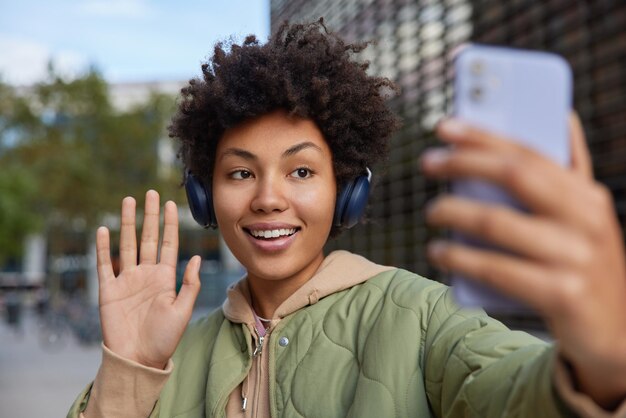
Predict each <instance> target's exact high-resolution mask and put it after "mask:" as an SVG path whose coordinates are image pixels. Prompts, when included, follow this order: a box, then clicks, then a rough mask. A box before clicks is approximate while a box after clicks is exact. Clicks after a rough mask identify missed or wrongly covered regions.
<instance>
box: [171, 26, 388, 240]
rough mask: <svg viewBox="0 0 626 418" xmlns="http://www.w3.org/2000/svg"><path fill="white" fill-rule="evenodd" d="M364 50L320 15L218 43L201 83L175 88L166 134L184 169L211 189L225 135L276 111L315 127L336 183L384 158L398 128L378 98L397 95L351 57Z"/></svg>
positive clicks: (382, 98) (349, 178)
mask: <svg viewBox="0 0 626 418" xmlns="http://www.w3.org/2000/svg"><path fill="white" fill-rule="evenodd" d="M366 46H367V43H357V44H346V43H345V42H344V41H343V40H342V39H341V38H339V37H338V36H337V35H335V34H334V33H332V32H330V31H329V30H328V29H327V28H326V26H325V25H324V21H323V19H322V18H320V19H319V20H318V21H317V22H313V23H308V24H289V23H288V22H285V23H283V24H282V25H281V26H280V28H279V29H278V31H277V32H276V34H275V35H274V36H273V37H270V39H269V41H268V42H267V43H265V44H260V43H259V41H258V40H257V38H256V37H255V36H254V35H250V36H248V37H246V39H245V40H244V42H243V43H242V44H241V45H237V44H232V45H230V48H229V49H228V48H225V45H224V43H222V42H220V43H218V44H217V45H216V46H215V49H214V53H213V56H212V57H211V58H210V59H209V61H208V62H207V63H205V64H203V65H202V75H203V78H202V79H199V78H195V79H192V80H190V81H189V85H188V86H186V87H185V88H183V89H182V90H181V93H182V98H181V100H180V102H179V105H178V111H177V113H176V114H175V115H174V117H173V119H172V123H171V125H170V126H169V134H170V137H172V138H176V139H178V140H179V142H180V149H179V152H178V156H179V158H181V159H182V162H183V164H184V166H185V169H188V170H190V171H191V172H193V173H194V174H195V175H196V176H199V177H200V178H202V179H203V180H204V181H205V182H207V184H210V181H211V177H212V172H213V165H214V158H215V152H216V147H217V143H218V141H219V140H220V138H221V137H222V135H223V134H224V132H225V131H226V130H227V129H229V128H231V127H234V126H236V125H238V124H240V123H242V122H244V121H247V120H250V119H252V118H255V117H259V116H262V115H265V114H267V113H270V112H272V111H275V110H279V109H280V110H284V111H287V112H288V114H289V115H291V116H298V117H303V118H308V119H311V120H313V121H314V122H315V123H316V125H317V126H318V128H319V129H320V131H321V132H322V134H323V135H324V138H325V140H326V142H327V143H328V145H329V147H330V149H331V152H332V155H333V168H334V172H335V177H336V179H337V184H338V186H341V185H342V184H345V183H346V182H347V181H349V180H351V179H353V178H356V177H357V176H359V175H361V174H363V173H364V171H365V167H371V166H373V165H374V164H375V163H377V162H379V161H380V160H382V159H384V158H385V157H386V155H387V147H388V142H389V138H390V137H391V135H393V133H394V132H395V131H396V130H397V129H398V126H399V121H398V118H397V117H396V116H395V114H394V113H393V112H391V110H390V109H388V108H387V106H386V103H385V95H384V93H383V91H384V90H388V91H389V90H391V91H394V92H396V91H397V87H396V86H395V84H394V83H393V82H392V81H390V80H388V79H386V78H382V77H372V76H368V75H367V73H366V70H367V68H368V63H358V62H356V61H354V60H352V56H353V55H354V54H356V53H359V52H360V51H362V50H363V49H364V48H365V47H366ZM338 189H339V188H338ZM333 229H334V228H333ZM337 232H338V231H331V235H332V236H334V235H336V233H337Z"/></svg>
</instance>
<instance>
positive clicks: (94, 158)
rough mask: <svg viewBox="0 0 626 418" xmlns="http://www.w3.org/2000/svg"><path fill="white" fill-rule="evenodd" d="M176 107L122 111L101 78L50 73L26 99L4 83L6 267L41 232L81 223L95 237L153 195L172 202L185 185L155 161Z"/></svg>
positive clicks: (0, 195) (0, 114) (1, 147)
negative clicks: (126, 200) (127, 202)
mask: <svg viewBox="0 0 626 418" xmlns="http://www.w3.org/2000/svg"><path fill="white" fill-rule="evenodd" d="M173 106H174V99H173V98H171V97H167V96H163V95H159V94H153V95H152V97H151V98H150V99H149V100H148V101H147V102H146V103H144V104H141V105H138V106H136V107H134V108H132V109H130V110H128V111H118V110H116V109H114V108H113V106H112V103H111V100H110V96H109V88H108V85H107V83H106V82H105V81H104V80H103V79H102V77H101V76H100V75H99V74H98V73H97V72H96V71H95V70H91V71H90V72H89V73H87V74H85V75H84V76H83V77H80V78H78V79H74V80H71V81H66V80H64V79H62V78H60V77H58V76H56V75H55V74H54V70H51V72H50V75H49V80H48V81H46V82H44V83H40V84H38V85H35V86H33V87H32V88H30V89H26V90H23V89H22V90H20V91H16V89H15V88H13V87H11V86H9V85H5V84H1V83H0V264H1V263H2V260H1V258H2V255H5V256H6V255H16V254H19V251H20V248H21V245H22V240H23V238H24V236H25V235H26V234H28V233H31V232H33V231H35V230H38V229H39V230H41V229H42V228H43V229H45V230H51V229H57V228H58V227H63V225H66V226H67V227H68V228H69V227H70V225H76V221H77V220H79V221H80V222H79V223H80V224H82V225H84V226H85V227H87V228H89V229H93V228H94V227H95V226H96V225H97V224H98V223H100V222H101V220H102V217H103V215H105V214H110V213H117V212H118V211H119V207H120V201H121V199H122V198H123V197H124V196H128V195H132V196H136V197H139V198H140V199H138V200H139V201H140V202H141V201H142V200H143V199H141V197H142V196H143V194H144V193H145V191H146V190H147V189H148V188H154V189H157V190H159V191H161V192H162V194H164V195H165V196H169V198H172V197H174V195H176V193H177V192H176V189H177V184H178V181H179V179H178V178H177V177H176V176H175V175H173V174H172V175H163V172H164V171H163V170H162V167H160V165H161V162H160V161H159V159H158V155H157V147H158V142H159V141H160V140H164V137H166V134H165V125H166V123H167V122H168V120H169V116H170V115H171V113H172V111H173ZM52 227H54V228H52Z"/></svg>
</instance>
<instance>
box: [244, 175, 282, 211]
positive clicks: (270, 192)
mask: <svg viewBox="0 0 626 418" xmlns="http://www.w3.org/2000/svg"><path fill="white" fill-rule="evenodd" d="M286 192H287V190H286V184H284V182H281V181H280V179H279V178H276V177H274V176H268V177H265V178H263V179H261V180H260V181H258V182H257V187H256V192H255V195H254V198H253V199H252V202H251V203H250V208H251V209H252V211H254V212H264V213H272V212H282V211H284V210H286V209H287V208H288V207H289V199H288V198H287V194H286Z"/></svg>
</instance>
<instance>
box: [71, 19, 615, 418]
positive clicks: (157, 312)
mask: <svg viewBox="0 0 626 418" xmlns="http://www.w3.org/2000/svg"><path fill="white" fill-rule="evenodd" d="M362 48H363V45H356V46H351V45H345V44H344V43H343V42H342V41H341V40H340V39H339V38H337V37H336V36H335V35H333V34H329V33H328V32H327V31H326V28H325V27H324V26H323V23H322V21H320V22H317V23H315V24H311V25H291V26H290V25H283V26H282V27H281V29H280V30H279V31H278V33H277V34H276V35H275V36H274V37H273V38H272V39H271V40H270V41H269V42H268V43H267V44H264V45H259V44H258V43H257V41H256V39H255V38H254V37H249V38H247V39H246V41H245V42H244V43H243V45H241V46H239V45H232V46H231V48H230V50H229V51H226V50H224V48H223V47H222V46H220V45H218V46H217V47H216V49H215V53H214V56H213V58H212V59H211V61H210V62H209V63H208V64H205V65H204V66H203V76H204V77H203V80H192V81H191V82H190V85H189V86H188V87H187V88H186V89H184V90H183V100H182V102H181V104H180V109H179V112H178V115H177V116H176V117H175V119H174V121H173V124H172V126H171V128H170V129H171V135H172V136H173V137H176V138H178V139H179V140H180V142H181V152H180V155H181V156H182V159H183V162H184V164H185V169H186V171H187V173H188V174H187V183H188V185H189V184H193V185H194V186H193V187H199V188H200V191H199V193H200V194H202V193H203V191H202V187H206V189H207V190H206V193H207V195H208V200H207V199H205V200H203V203H202V204H205V207H204V208H201V210H200V212H202V213H200V214H198V213H195V215H196V218H197V219H199V220H201V222H202V223H203V224H207V225H213V224H217V226H219V228H220V231H221V233H222V235H223V237H224V240H225V241H226V243H227V244H228V246H229V248H230V249H231V250H232V251H233V253H234V254H235V256H236V257H237V258H238V259H239V261H240V262H241V263H242V264H243V265H244V267H245V268H246V270H247V275H246V277H245V278H244V279H242V280H241V281H240V282H239V283H237V284H236V285H235V286H233V287H232V288H231V289H230V290H229V293H228V298H227V300H226V302H225V303H224V305H223V307H222V309H220V310H218V311H216V312H214V313H212V314H211V315H209V316H208V317H207V318H205V319H203V320H201V321H199V322H197V323H195V324H193V325H191V326H189V327H188V326H187V323H188V322H189V319H190V316H191V311H192V307H193V303H194V301H195V298H196V296H197V294H198V290H199V287H200V281H199V277H198V269H199V265H200V259H199V257H197V256H196V257H194V258H192V259H191V261H190V262H189V264H188V266H187V268H186V271H185V276H184V281H183V286H182V289H181V290H180V293H179V294H178V295H176V292H175V267H176V261H177V247H178V233H177V229H178V225H177V211H176V206H175V204H174V203H173V202H167V203H166V204H165V209H164V210H165V215H164V229H163V243H162V247H161V250H160V254H159V251H158V238H159V197H158V195H157V193H156V192H154V191H150V192H148V193H147V194H146V203H145V217H144V223H143V230H142V236H141V243H140V244H141V245H140V247H139V262H138V263H137V259H138V258H137V255H138V254H137V243H136V238H135V201H134V200H133V199H132V198H126V199H124V201H123V203H122V227H121V238H120V260H121V273H120V275H119V276H118V277H115V276H114V274H113V273H112V269H111V262H110V254H109V237H108V231H107V230H106V229H105V228H100V229H99V230H98V234H97V248H98V271H99V280H100V315H101V322H102V329H103V337H104V344H103V361H102V365H101V367H100V370H99V372H98V375H97V377H96V379H95V381H94V383H93V385H89V386H88V387H87V388H86V389H85V391H84V392H83V393H82V394H81V395H80V396H79V398H78V399H77V400H76V402H75V404H74V405H73V407H72V409H71V411H70V413H69V415H68V416H70V417H78V416H81V415H84V416H85V417H87V418H92V417H99V416H115V417H123V416H129V417H130V416H133V417H136V416H154V417H156V416H160V417H201V416H210V417H213V416H227V417H244V416H246V417H250V416H252V417H264V416H274V417H277V416H305V417H313V416H320V417H331V416H336V417H345V416H354V417H369V416H371V417H384V416H399V417H405V416H406V417H408V416H476V417H489V416H494V417H501V416H507V417H508V416H532V417H535V416H542V417H547V416H569V415H573V414H574V413H579V414H582V415H586V416H594V415H599V414H601V413H604V414H606V416H613V415H614V416H624V414H626V406H625V405H624V397H625V395H626V379H624V378H623V376H625V375H626V355H625V354H624V353H626V350H625V349H624V348H626V306H625V304H624V303H623V298H624V295H626V277H625V276H626V275H625V268H624V266H625V263H624V254H623V248H622V244H621V236H620V231H619V225H618V223H617V220H616V218H615V214H614V213H613V209H612V204H611V200H610V198H609V194H608V193H607V192H606V191H605V190H604V189H603V188H602V187H601V186H599V185H598V184H597V183H595V182H594V181H593V180H592V178H591V168H590V163H589V156H588V154H587V151H586V149H585V145H584V137H583V133H582V129H581V127H580V126H579V124H578V122H577V120H576V119H575V118H572V121H571V132H572V135H571V136H572V138H571V140H572V146H573V150H574V152H573V159H572V167H571V169H562V168H560V167H557V166H555V165H554V164H552V163H550V162H548V161H546V160H545V159H543V158H542V157H540V156H538V155H537V154H535V153H533V152H532V151H529V150H527V149H525V148H523V147H520V146H519V145H515V144H514V143H512V142H510V141H506V140H504V139H503V138H498V137H497V136H494V135H492V134H489V133H486V132H481V131H479V130H476V129H474V128H472V127H469V126H466V125H464V124H462V123H461V122H459V121H455V120H448V121H444V122H443V123H441V124H440V125H439V127H438V129H437V133H438V134H439V136H440V137H441V138H442V140H443V141H444V142H445V143H450V144H454V145H455V147H454V148H452V149H448V150H446V151H442V150H435V151H431V152H428V153H427V154H426V155H425V156H424V157H423V159H422V161H421V165H422V168H423V171H424V172H425V173H426V174H427V175H431V176H435V177H453V176H474V177H481V178H485V179H488V180H491V181H494V182H496V183H499V184H501V185H502V186H503V187H506V188H508V189H510V190H511V191H512V192H513V193H515V194H516V195H517V196H518V197H519V198H520V199H521V200H522V201H524V202H525V203H526V204H527V205H528V206H529V207H531V208H532V209H533V210H534V213H535V214H534V215H532V216H528V215H523V214H518V213H515V212H511V211H509V210H507V209H504V208H497V207H488V206H485V205H483V204H479V203H476V202H469V201H465V200H460V199H458V198H453V197H442V198H440V199H438V200H437V202H435V203H434V204H433V205H431V206H430V208H429V209H428V211H427V218H428V220H429V222H431V223H432V224H433V225H438V226H445V227H451V228H454V229H458V230H461V231H464V232H467V233H472V234H474V235H477V236H480V237H482V238H485V239H489V240H490V241H492V242H494V243H496V244H499V245H502V246H505V247H507V248H510V249H512V250H514V251H515V253H516V254H519V255H518V256H512V255H508V256H505V255H502V254H498V253H493V252H487V251H480V250H476V249H471V248H466V247H462V246H458V245H456V244H451V243H446V242H437V243H434V244H432V245H431V246H430V249H429V256H430V257H431V259H432V261H433V262H434V263H435V264H436V265H438V266H440V267H442V268H445V269H451V270H456V271H460V272H463V273H465V274H467V275H469V276H473V277H475V278H476V279H477V280H481V281H484V282H487V283H490V284H491V285H493V286H495V287H497V288H499V289H501V290H502V291H504V292H507V293H508V294H510V295H512V296H514V297H517V298H519V299H521V300H523V301H524V302H526V303H527V304H529V305H531V306H533V307H534V308H535V309H537V311H538V312H540V313H541V314H542V315H543V316H544V318H545V319H546V321H547V323H548V324H549V325H550V328H551V330H552V332H553V333H554V335H555V337H556V338H557V339H558V341H559V343H558V345H548V344H545V343H543V342H541V341H539V340H536V339H535V338H533V337H531V336H528V335H526V334H523V333H519V332H512V331H509V330H508V329H506V328H505V327H504V326H503V325H501V324H500V323H498V322H497V321H494V320H493V319H490V318H489V317H487V316H486V315H485V314H484V313H483V312H477V311H464V310H461V309H459V308H458V307H457V306H456V305H455V304H454V302H453V300H452V298H451V296H450V291H449V289H448V288H447V287H445V286H443V285H441V284H438V283H436V282H433V281H429V280H427V279H424V278H421V277H419V276H416V275H415V274H413V273H410V272H407V271H403V270H399V269H395V268H392V267H386V266H380V265H376V264H374V263H371V262H370V261H368V260H366V259H364V258H362V257H359V256H356V255H353V254H350V253H348V252H345V251H338V252H333V253H331V254H329V255H327V256H325V255H324V253H323V246H324V244H325V243H326V240H327V239H328V237H329V236H333V235H336V234H338V233H340V232H341V230H342V229H344V228H346V227H348V226H349V225H350V224H351V223H352V222H353V218H354V217H355V213H349V214H345V213H342V212H343V206H344V205H343V200H344V198H345V197H346V196H345V195H346V193H347V192H346V190H349V189H350V187H351V186H354V187H356V188H360V187H367V186H366V185H365V184H366V183H367V179H366V177H367V174H366V173H367V172H368V170H369V167H372V166H374V164H376V163H377V162H378V161H380V159H381V158H382V157H383V156H384V151H385V148H386V143H387V141H388V138H389V137H390V136H391V134H392V133H393V131H394V129H395V128H396V126H397V121H396V118H395V117H394V116H393V114H392V113H390V111H389V110H388V109H387V108H386V107H385V104H384V97H383V94H382V93H381V90H385V88H387V89H388V88H393V85H392V83H391V82H389V81H388V80H385V79H381V78H376V77H368V76H367V75H366V73H365V69H366V65H364V64H357V63H355V62H354V61H352V59H351V55H352V53H353V52H358V51H360V50H361V49H362ZM374 175H375V174H374ZM554 190H558V191H559V192H558V193H557V194H555V193H554ZM355 193H358V192H355ZM357 200H358V199H357ZM580 202H584V203H585V205H584V206H583V205H581V204H580ZM352 203H353V202H352ZM356 203H357V204H356V205H357V206H358V202H356ZM211 206H212V209H213V211H214V212H211ZM196 210H198V208H196ZM349 211H350V210H349ZM356 211H357V212H358V208H357V209H356ZM357 215H358V213H357ZM609 411H612V412H609ZM611 414H613V415H611Z"/></svg>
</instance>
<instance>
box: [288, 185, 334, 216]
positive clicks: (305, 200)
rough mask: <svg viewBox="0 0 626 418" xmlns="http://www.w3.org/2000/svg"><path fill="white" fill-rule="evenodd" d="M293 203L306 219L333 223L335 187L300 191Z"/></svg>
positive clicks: (295, 194) (295, 195)
mask: <svg viewBox="0 0 626 418" xmlns="http://www.w3.org/2000/svg"><path fill="white" fill-rule="evenodd" d="M292 202H293V203H294V205H295V206H296V207H297V210H298V212H299V213H301V214H302V215H303V217H304V218H306V219H309V220H310V221H312V222H319V223H331V222H332V218H333V216H334V213H335V188H334V185H333V184H331V185H329V186H324V187H321V188H311V189H310V190H300V191H298V192H297V193H294V197H293V199H292Z"/></svg>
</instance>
